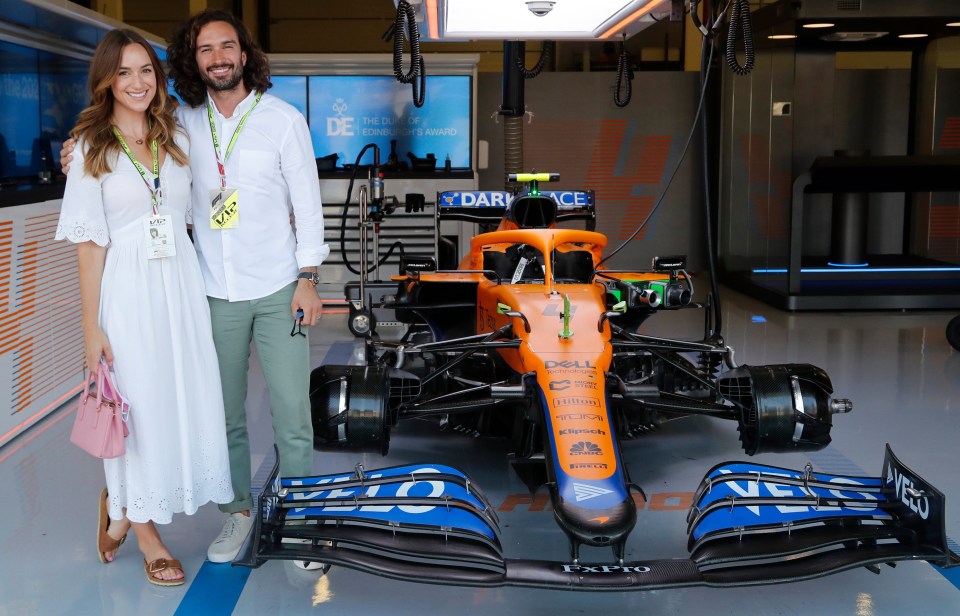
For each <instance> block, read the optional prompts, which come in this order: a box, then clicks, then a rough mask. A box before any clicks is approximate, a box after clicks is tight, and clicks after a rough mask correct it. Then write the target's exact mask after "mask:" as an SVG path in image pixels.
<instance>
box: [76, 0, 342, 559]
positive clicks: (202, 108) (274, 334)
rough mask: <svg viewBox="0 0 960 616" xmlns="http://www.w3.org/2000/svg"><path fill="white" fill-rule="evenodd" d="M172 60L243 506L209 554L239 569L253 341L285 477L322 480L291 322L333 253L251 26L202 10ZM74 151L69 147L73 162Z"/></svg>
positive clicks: (311, 172) (304, 348) (302, 356)
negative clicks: (271, 91)
mask: <svg viewBox="0 0 960 616" xmlns="http://www.w3.org/2000/svg"><path fill="white" fill-rule="evenodd" d="M167 60H168V63H169V65H170V77H171V78H172V79H173V81H174V88H175V89H176V91H177V94H179V95H180V97H181V98H182V99H183V101H184V103H185V104H184V105H181V106H180V107H179V108H178V109H177V119H178V121H179V123H180V125H181V126H183V128H184V129H186V131H187V134H188V135H189V137H190V169H191V172H192V174H193V188H192V206H193V235H194V242H195V244H196V249H197V255H198V257H199V260H200V268H201V270H202V272H203V277H204V284H205V287H206V292H207V296H208V300H209V303H210V316H211V319H212V323H213V337H214V343H215V345H216V349H217V359H218V363H219V365H220V376H221V381H222V384H223V398H224V407H225V414H226V431H227V444H228V448H229V453H230V474H231V481H232V484H233V492H234V501H233V502H231V503H228V504H226V505H220V509H221V510H222V511H224V512H226V513H229V514H230V517H229V518H228V519H227V521H226V523H225V524H224V526H223V529H222V531H221V532H220V534H219V535H218V536H217V538H216V539H215V540H214V541H213V543H212V544H211V545H210V547H209V549H208V551H207V558H208V559H209V560H210V561H212V562H229V561H231V560H233V558H234V557H235V556H236V554H237V552H239V550H240V547H241V545H242V544H243V540H244V539H245V538H246V536H247V534H248V531H249V529H250V527H251V526H252V524H253V518H252V517H251V516H250V508H251V507H252V499H251V496H250V445H249V436H248V433H247V424H246V408H245V405H244V403H245V400H246V395H247V371H248V362H249V355H250V342H251V340H254V341H255V342H256V345H257V353H258V355H259V356H260V365H261V368H262V371H263V374H264V377H265V379H266V383H267V388H268V390H269V393H270V410H271V415H272V418H273V429H274V437H275V442H276V444H277V448H278V450H279V452H280V454H279V455H280V472H281V473H282V474H283V475H284V476H306V475H310V474H312V466H313V465H312V462H313V427H312V423H311V419H310V402H309V378H310V365H309V348H308V343H307V338H306V337H305V336H292V335H291V334H290V324H291V319H294V320H298V319H300V318H302V322H303V325H307V326H309V325H314V324H316V322H317V321H318V320H319V318H320V314H321V308H322V306H321V302H320V298H319V296H318V294H317V291H316V284H317V283H318V282H319V277H318V275H317V267H318V266H319V265H320V263H321V262H322V261H323V260H324V258H326V256H327V255H328V254H329V252H330V250H329V248H328V246H327V245H326V244H325V243H324V242H323V212H322V207H321V203H320V185H319V180H318V178H317V172H316V161H315V157H314V153H313V145H312V143H311V140H310V133H309V129H308V127H307V123H306V120H305V119H304V118H303V116H302V115H301V114H300V112H298V111H297V110H296V109H294V108H293V107H292V106H290V105H288V104H287V103H285V102H283V101H281V100H280V99H278V98H276V97H273V96H271V95H269V94H266V90H267V89H268V88H270V86H271V83H270V69H269V63H268V61H267V58H266V56H265V55H264V54H263V52H262V51H261V50H260V49H259V48H258V47H257V45H256V43H255V42H254V41H253V38H252V37H251V35H250V32H249V31H248V30H247V28H246V26H245V25H244V24H243V22H241V21H240V20H238V19H236V18H235V17H234V16H233V15H231V14H230V13H227V12H224V11H219V10H206V11H203V12H202V13H199V14H197V15H194V16H193V17H191V18H190V19H188V20H187V21H186V22H184V23H183V24H182V25H181V26H180V27H179V28H178V29H177V31H176V32H175V33H174V35H173V38H172V40H171V43H170V46H169V47H168V49H167ZM70 149H71V148H70V147H68V146H67V145H65V150H64V152H61V155H63V154H64V153H67V154H69V150H70ZM61 162H63V163H67V164H68V163H69V158H65V159H64V160H62V161H61ZM66 167H67V165H64V171H66V170H67V168H66ZM291 211H292V213H293V216H294V219H295V225H296V231H295V232H294V229H293V228H292V226H291V223H290V213H291ZM300 311H302V312H300ZM301 315H302V316H301Z"/></svg>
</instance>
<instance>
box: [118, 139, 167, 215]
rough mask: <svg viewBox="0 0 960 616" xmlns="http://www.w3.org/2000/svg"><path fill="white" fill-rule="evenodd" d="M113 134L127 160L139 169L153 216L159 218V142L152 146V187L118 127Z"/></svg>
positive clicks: (154, 142)
mask: <svg viewBox="0 0 960 616" xmlns="http://www.w3.org/2000/svg"><path fill="white" fill-rule="evenodd" d="M113 134H114V135H116V137H117V141H119V142H120V147H121V148H123V151H124V153H126V155H127V158H129V159H130V162H132V163H133V166H134V167H136V168H137V171H138V172H139V173H140V177H141V178H143V183H144V184H146V185H147V190H149V191H150V206H151V207H152V208H153V216H154V217H157V216H159V215H160V213H159V212H158V211H157V195H159V194H160V158H159V157H158V156H157V140H156V139H154V140H153V142H152V143H151V144H150V153H151V154H153V186H151V185H150V180H148V179H147V172H146V171H144V170H143V165H141V164H140V161H139V160H137V157H136V156H134V155H133V152H131V151H130V146H128V145H127V142H126V141H124V140H123V136H122V135H121V134H120V130H119V129H118V128H117V127H116V126H114V127H113ZM162 199H163V197H162V196H161V200H162Z"/></svg>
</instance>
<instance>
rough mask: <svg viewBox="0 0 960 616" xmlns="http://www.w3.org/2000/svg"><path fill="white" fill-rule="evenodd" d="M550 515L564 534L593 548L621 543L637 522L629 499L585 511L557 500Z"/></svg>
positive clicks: (635, 513) (633, 504) (634, 507)
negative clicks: (552, 515) (611, 505)
mask: <svg viewBox="0 0 960 616" xmlns="http://www.w3.org/2000/svg"><path fill="white" fill-rule="evenodd" d="M553 511H554V515H555V516H556V518H557V523H558V524H559V525H560V527H561V528H562V529H563V530H564V531H566V532H567V534H569V535H570V536H571V537H573V538H575V539H577V540H578V541H579V542H580V543H583V544H585V545H592V546H607V545H616V544H619V543H622V542H623V541H625V540H626V538H627V535H628V534H630V531H631V530H633V526H634V524H636V522H637V507H636V504H635V503H634V502H633V499H632V498H630V497H629V496H628V497H627V498H626V499H625V500H623V501H622V502H620V503H619V504H617V505H614V506H613V507H607V508H604V509H587V508H585V507H580V506H578V505H575V504H573V503H572V502H571V501H568V500H562V499H560V500H559V502H558V503H557V504H556V505H555V506H554V510H553Z"/></svg>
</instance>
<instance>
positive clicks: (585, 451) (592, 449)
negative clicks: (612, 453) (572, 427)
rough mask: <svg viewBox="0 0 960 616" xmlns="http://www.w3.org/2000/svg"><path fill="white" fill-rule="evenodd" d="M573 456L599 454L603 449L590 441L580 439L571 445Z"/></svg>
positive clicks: (601, 453)
mask: <svg viewBox="0 0 960 616" xmlns="http://www.w3.org/2000/svg"><path fill="white" fill-rule="evenodd" d="M570 455H571V456H599V455H603V451H602V450H601V449H600V447H598V446H597V445H596V444H594V443H591V442H590V441H578V442H576V443H574V444H573V445H572V446H571V447H570Z"/></svg>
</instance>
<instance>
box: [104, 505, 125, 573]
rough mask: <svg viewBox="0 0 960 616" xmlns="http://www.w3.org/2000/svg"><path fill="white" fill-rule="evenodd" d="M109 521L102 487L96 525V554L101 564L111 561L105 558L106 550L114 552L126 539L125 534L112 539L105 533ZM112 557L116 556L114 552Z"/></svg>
mask: <svg viewBox="0 0 960 616" xmlns="http://www.w3.org/2000/svg"><path fill="white" fill-rule="evenodd" d="M110 522H111V520H110V514H109V513H108V512H107V489H106V488H104V489H103V490H101V491H100V516H99V520H98V525H97V555H98V556H99V557H100V562H102V563H103V564H107V563H110V562H113V561H110V560H107V552H115V551H116V550H118V549H120V546H121V545H123V542H124V541H126V540H127V536H126V535H124V536H123V537H121V538H120V539H114V538H113V537H111V536H110V535H108V534H107V529H108V528H110ZM114 558H116V554H114Z"/></svg>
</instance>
